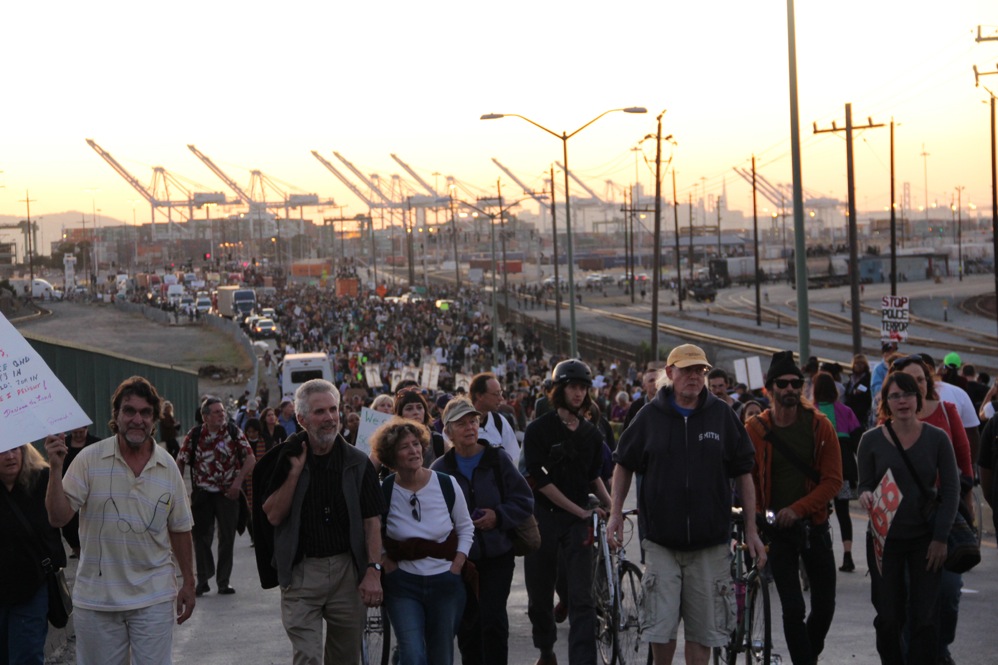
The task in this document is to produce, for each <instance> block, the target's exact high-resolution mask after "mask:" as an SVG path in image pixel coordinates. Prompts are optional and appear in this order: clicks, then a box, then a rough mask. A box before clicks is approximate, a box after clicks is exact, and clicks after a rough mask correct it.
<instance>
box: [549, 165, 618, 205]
mask: <svg viewBox="0 0 998 665" xmlns="http://www.w3.org/2000/svg"><path fill="white" fill-rule="evenodd" d="M554 165H555V166H557V167H558V168H559V169H561V170H562V171H564V170H565V167H564V166H562V165H561V163H560V162H555V163H554ZM568 177H570V178H571V179H572V180H574V181H575V182H576V183H578V185H579V187H581V188H582V189H584V190H585V192H586V194H588V195H589V196H590V197H592V199H593V201H596V202H597V203H606V202H605V201H604V200H603V199H601V198H600V197H598V196H597V195H596V192H594V191H593V190H591V189H590V188H589V185H587V184H586V183H584V182H582V181H581V180H579V179H578V178H577V177H576V176H575V174H574V173H572V172H571V171H569V172H568Z"/></svg>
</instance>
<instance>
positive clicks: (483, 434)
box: [478, 413, 520, 464]
mask: <svg viewBox="0 0 998 665" xmlns="http://www.w3.org/2000/svg"><path fill="white" fill-rule="evenodd" d="M497 417H498V418H501V419H502V432H500V431H499V430H498V429H496V423H495V419H496V418H497ZM478 438H479V439H485V440H486V441H488V442H489V445H491V446H492V447H493V448H502V449H503V450H505V451H506V454H507V455H509V458H510V459H511V460H513V463H514V464H515V463H516V461H517V460H518V459H520V442H519V441H517V440H516V431H515V430H514V429H513V425H511V424H510V422H509V421H508V420H506V419H505V418H504V417H503V416H502V415H501V414H498V413H496V414H493V413H486V414H485V425H479V427H478Z"/></svg>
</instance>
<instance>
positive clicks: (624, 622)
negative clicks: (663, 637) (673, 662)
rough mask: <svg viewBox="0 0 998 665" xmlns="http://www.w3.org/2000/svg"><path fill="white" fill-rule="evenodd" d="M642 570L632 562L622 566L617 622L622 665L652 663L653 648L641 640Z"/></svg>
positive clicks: (618, 654) (619, 653)
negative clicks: (640, 601)
mask: <svg viewBox="0 0 998 665" xmlns="http://www.w3.org/2000/svg"><path fill="white" fill-rule="evenodd" d="M641 575H642V573H641V569H640V568H638V566H636V565H635V564H633V563H631V562H630V561H625V562H624V563H623V564H622V565H621V566H620V578H619V582H618V586H617V588H618V589H619V594H620V612H619V617H618V619H619V620H618V621H617V656H618V657H619V659H620V660H619V661H618V662H619V663H621V664H622V665H643V664H645V663H651V662H652V656H651V647H650V646H649V645H647V644H645V643H644V642H643V641H642V640H641V623H640V621H639V617H638V599H639V598H640V597H641Z"/></svg>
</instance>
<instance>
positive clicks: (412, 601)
mask: <svg viewBox="0 0 998 665" xmlns="http://www.w3.org/2000/svg"><path fill="white" fill-rule="evenodd" d="M429 442H430V431H429V430H428V429H427V428H426V427H425V426H424V425H422V424H420V423H418V422H415V421H412V420H403V419H401V418H393V419H392V420H390V421H388V422H387V423H385V424H384V425H382V426H381V427H380V428H378V430H377V431H376V432H375V433H374V434H373V435H372V436H371V448H372V449H373V451H374V454H375V456H376V457H377V458H378V460H379V461H380V462H381V463H382V464H384V465H385V466H388V467H389V468H391V469H393V470H394V471H395V474H393V475H392V476H389V477H388V478H387V479H385V483H384V487H385V498H386V500H387V503H388V514H387V515H386V516H385V519H384V538H383V542H384V548H385V553H384V556H383V559H382V565H383V566H384V578H383V580H382V586H383V588H384V592H385V607H386V608H387V610H388V618H389V620H390V621H391V624H392V628H393V629H394V631H395V636H396V638H397V639H398V644H399V657H400V659H399V663H400V665H425V664H426V663H434V665H436V664H437V663H442V664H447V663H453V662H454V635H455V634H456V632H457V628H458V625H459V622H460V619H461V614H462V612H463V611H464V603H465V584H464V581H463V579H462V576H461V570H462V568H463V566H464V563H465V561H466V560H467V558H468V552H469V551H470V549H471V542H472V538H473V536H474V526H473V525H472V523H471V517H470V516H469V515H468V506H467V503H466V502H465V499H464V494H463V493H462V492H461V490H460V488H459V487H458V485H457V483H456V482H455V481H454V479H453V478H452V477H450V476H448V475H446V474H442V473H438V472H435V471H430V470H429V469H425V468H423V450H424V449H425V448H426V447H427V446H428V445H429Z"/></svg>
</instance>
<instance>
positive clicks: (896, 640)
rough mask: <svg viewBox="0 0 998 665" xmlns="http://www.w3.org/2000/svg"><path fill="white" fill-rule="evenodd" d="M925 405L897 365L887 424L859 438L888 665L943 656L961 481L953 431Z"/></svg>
mask: <svg viewBox="0 0 998 665" xmlns="http://www.w3.org/2000/svg"><path fill="white" fill-rule="evenodd" d="M922 407H923V403H922V393H921V392H920V391H919V386H918V383H917V382H916V381H915V379H914V378H913V377H912V376H910V375H908V374H905V373H904V372H892V373H891V374H889V375H888V376H887V378H886V379H885V380H884V385H883V387H882V388H881V391H880V407H879V408H880V413H879V416H880V419H881V420H882V421H883V425H881V426H879V427H876V428H874V429H871V430H870V431H868V432H867V433H866V434H864V435H863V438H862V440H861V441H860V444H859V458H858V466H859V491H860V495H859V501H860V504H861V505H862V506H863V507H864V508H865V509H866V510H867V512H869V513H870V528H869V530H868V532H867V562H868V565H869V567H870V577H871V579H872V584H873V594H872V595H873V604H874V609H876V611H877V617H876V619H874V622H873V625H874V627H875V628H876V631H877V652H878V653H880V660H881V662H882V663H885V665H886V664H891V665H893V664H898V665H901V664H902V663H908V665H914V664H916V663H926V664H927V665H934V664H935V662H936V653H937V640H938V634H937V625H936V623H937V621H936V619H937V616H938V614H937V611H936V602H937V600H938V596H939V580H940V575H941V570H942V565H943V562H944V561H945V560H946V540H947V536H948V534H949V530H950V527H951V526H952V524H953V519H954V517H955V516H956V506H957V502H958V501H959V491H960V481H959V477H958V473H957V467H956V457H955V456H954V454H953V446H952V445H951V444H950V441H949V438H948V437H947V436H946V433H945V432H943V431H942V430H940V429H939V428H937V427H934V426H932V425H929V424H927V423H923V422H921V421H920V420H919V419H918V412H919V411H920V410H921V409H922ZM937 481H938V489H937V490H936V491H935V492H934V493H933V494H932V495H931V496H926V495H925V494H924V493H923V491H922V490H921V489H920V488H922V487H925V488H936V487H937ZM930 491H931V490H930ZM906 609H907V612H906ZM906 616H907V619H908V621H909V622H911V631H910V636H911V637H910V642H909V644H908V652H907V653H908V657H907V659H906V658H905V657H904V655H903V651H902V646H901V635H902V631H903V629H904V621H905V617H906Z"/></svg>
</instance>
